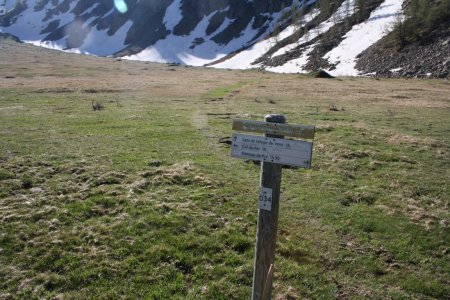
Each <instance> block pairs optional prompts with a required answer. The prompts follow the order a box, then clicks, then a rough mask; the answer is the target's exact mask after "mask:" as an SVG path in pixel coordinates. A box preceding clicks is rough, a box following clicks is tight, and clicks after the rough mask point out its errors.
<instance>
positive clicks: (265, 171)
mask: <svg viewBox="0 0 450 300" xmlns="http://www.w3.org/2000/svg"><path fill="white" fill-rule="evenodd" d="M264 121H266V122H269V123H282V124H284V123H286V119H285V117H284V116H283V115H267V116H266V117H265V118H264ZM265 136H266V137H273V138H280V139H281V138H283V136H281V135H273V134H265ZM281 167H282V166H281V165H280V164H275V163H271V162H264V161H263V162H262V163H261V179H260V192H259V201H260V202H263V203H264V202H266V203H267V204H266V205H264V204H263V205H264V206H267V207H264V208H260V209H259V210H258V225H257V230H256V249H255V261H254V269H253V292H252V299H253V300H260V299H262V300H265V299H271V295H272V275H273V265H274V262H275V246H276V239H277V224H278V208H279V204H280V187H281ZM268 200H271V201H268Z"/></svg>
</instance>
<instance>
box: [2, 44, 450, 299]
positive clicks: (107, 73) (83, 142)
mask: <svg viewBox="0 0 450 300" xmlns="http://www.w3.org/2000/svg"><path fill="white" fill-rule="evenodd" d="M449 95H450V84H449V82H448V80H447V81H444V80H403V79H380V80H376V79H369V78H341V79H315V78H311V77H308V76H300V75H295V74H294V75H279V74H278V75H277V74H271V73H267V72H258V71H228V70H215V69H207V68H191V67H184V66H175V65H165V64H152V63H144V62H129V61H120V60H115V59H113V58H98V57H87V56H81V55H74V54H66V53H61V52H56V51H50V50H45V49H40V48H36V47H33V46H30V45H25V44H17V43H14V42H11V41H8V40H0V299H250V297H251V285H252V272H253V255H254V243H255V230H256V221H257V194H258V187H259V172H260V167H259V166H258V165H256V164H253V163H251V162H247V161H245V160H242V159H235V158H231V157H230V148H229V146H228V145H227V144H224V143H219V140H220V139H221V138H224V137H229V136H231V133H232V130H231V121H232V119H233V118H241V119H250V120H263V117H264V115H265V114H268V113H282V114H285V116H286V119H287V122H288V123H295V124H308V125H315V126H316V128H317V130H316V139H315V142H314V150H313V168H312V169H310V170H305V169H294V168H289V169H284V170H283V178H282V191H281V202H280V216H279V224H278V229H279V230H278V238H277V252H276V262H275V263H276V265H275V274H274V293H273V298H274V299H448V297H449V295H450V252H449V247H450V233H449V225H450V216H449V201H450V192H449V182H450V173H449V172H450V171H449V170H450V97H449ZM96 104H98V105H99V106H102V107H103V109H101V110H97V111H94V110H93V108H92V106H93V105H96Z"/></svg>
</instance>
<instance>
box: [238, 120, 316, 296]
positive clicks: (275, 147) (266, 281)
mask: <svg viewBox="0 0 450 300" xmlns="http://www.w3.org/2000/svg"><path fill="white" fill-rule="evenodd" d="M264 121H265V122H260V121H249V120H233V130H238V131H252V132H259V133H264V134H265V135H264V136H254V135H246V134H235V133H234V134H233V136H232V142H231V156H233V157H240V158H247V159H251V160H256V161H261V162H262V164H261V179H260V191H259V199H258V208H259V210H258V225H257V232H256V251H255V261H254V270H253V292H252V299H253V300H260V299H262V300H266V299H271V298H272V276H273V270H274V261H275V245H276V237H277V224H278V209H279V203H280V186H281V169H282V166H283V165H288V166H296V167H303V168H310V167H311V158H312V146H313V143H312V142H307V141H299V140H287V139H284V135H287V136H293V137H298V138H304V139H313V138H314V130H315V129H314V126H305V125H289V124H285V123H286V119H285V117H284V116H283V115H267V116H266V117H265V118H264Z"/></svg>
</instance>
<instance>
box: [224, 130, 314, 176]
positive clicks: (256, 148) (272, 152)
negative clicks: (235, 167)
mask: <svg viewBox="0 0 450 300" xmlns="http://www.w3.org/2000/svg"><path fill="white" fill-rule="evenodd" d="M312 146H313V143H312V142H305V141H293V140H285V139H277V138H271V137H264V136H254V135H246V134H239V133H233V135H232V143H231V156H233V157H241V158H247V159H251V160H257V161H264V162H271V163H275V164H282V165H288V166H296V167H302V168H311V157H312Z"/></svg>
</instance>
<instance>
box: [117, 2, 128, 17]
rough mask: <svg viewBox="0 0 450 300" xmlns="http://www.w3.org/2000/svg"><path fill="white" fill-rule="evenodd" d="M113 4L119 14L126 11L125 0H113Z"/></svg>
mask: <svg viewBox="0 0 450 300" xmlns="http://www.w3.org/2000/svg"><path fill="white" fill-rule="evenodd" d="M114 6H115V7H116V9H117V10H118V11H119V12H120V13H121V14H124V13H126V12H127V11H128V5H127V3H126V2H125V0H114Z"/></svg>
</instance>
